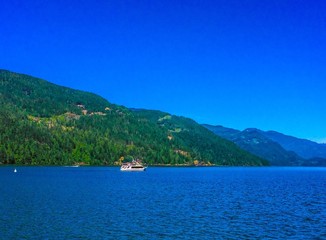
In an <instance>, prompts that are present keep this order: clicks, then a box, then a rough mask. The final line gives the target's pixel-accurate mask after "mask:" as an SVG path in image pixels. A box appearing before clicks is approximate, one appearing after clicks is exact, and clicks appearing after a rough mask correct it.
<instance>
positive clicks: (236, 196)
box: [0, 167, 326, 239]
mask: <svg viewBox="0 0 326 240" xmlns="http://www.w3.org/2000/svg"><path fill="white" fill-rule="evenodd" d="M13 169H14V168H13V167H0V238H1V239H326V168H154V167H152V168H151V167H150V168H148V170H147V171H146V172H138V173H136V172H131V173H130V172H120V171H119V168H113V167H112V168H107V167H80V168H69V167H17V171H18V172H17V173H14V172H13Z"/></svg>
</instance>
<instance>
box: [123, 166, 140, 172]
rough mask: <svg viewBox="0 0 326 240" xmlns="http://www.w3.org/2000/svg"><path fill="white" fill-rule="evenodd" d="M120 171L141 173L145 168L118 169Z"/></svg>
mask: <svg viewBox="0 0 326 240" xmlns="http://www.w3.org/2000/svg"><path fill="white" fill-rule="evenodd" d="M120 170H121V171H123V172H143V171H146V167H142V168H122V167H121V168H120Z"/></svg>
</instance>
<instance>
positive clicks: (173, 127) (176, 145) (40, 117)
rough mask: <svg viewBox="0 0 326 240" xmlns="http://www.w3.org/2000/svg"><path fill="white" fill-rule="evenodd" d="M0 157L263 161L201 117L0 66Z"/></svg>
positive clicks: (15, 160)
mask: <svg viewBox="0 0 326 240" xmlns="http://www.w3.org/2000/svg"><path fill="white" fill-rule="evenodd" d="M0 106H1V108H0V164H23V165H74V164H85V165H119V164H121V162H123V161H126V160H130V159H133V158H139V159H141V160H143V162H145V163H146V164H149V165H177V166H179V165H182V166H183V165H206V166H207V165H217V166H263V165H268V161H266V160H265V159H263V158H261V157H258V156H256V155H253V154H251V153H249V152H247V151H244V150H242V149H241V148H239V147H238V146H237V145H236V144H234V143H233V142H231V141H228V140H226V139H224V138H221V137H219V136H217V135H215V134H214V133H212V132H211V131H209V130H208V129H206V128H205V127H203V126H201V125H200V124H198V123H196V122H195V121H193V120H191V119H189V118H185V117H178V116H174V115H171V114H168V113H164V112H160V111H151V110H142V109H128V108H125V107H123V106H119V105H115V104H112V103H110V102H108V101H107V100H106V99H104V98H102V97H100V96H98V95H96V94H93V93H88V92H84V91H78V90H74V89H71V88H67V87H62V86H58V85H56V84H52V83H50V82H47V81H45V80H42V79H39V78H35V77H32V76H28V75H24V74H18V73H14V72H10V71H7V70H0Z"/></svg>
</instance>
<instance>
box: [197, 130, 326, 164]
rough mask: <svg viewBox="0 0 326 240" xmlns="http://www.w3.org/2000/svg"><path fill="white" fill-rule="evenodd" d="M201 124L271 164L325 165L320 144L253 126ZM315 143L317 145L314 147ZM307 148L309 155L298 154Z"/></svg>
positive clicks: (325, 160)
mask: <svg viewBox="0 0 326 240" xmlns="http://www.w3.org/2000/svg"><path fill="white" fill-rule="evenodd" d="M203 126H205V127H206V128H207V129H209V130H210V131H212V132H213V133H215V134H217V135H218V136H220V137H223V138H225V139H228V140H230V141H232V142H234V143H235V144H237V145H238V146H239V147H240V148H242V149H244V150H246V151H248V152H251V153H252V154H255V155H257V156H260V157H262V158H264V159H267V160H268V161H269V163H270V164H271V165H273V166H326V159H325V158H323V157H322V156H323V155H322V154H321V152H322V151H321V150H322V148H321V147H322V144H317V143H314V142H311V141H308V140H304V139H297V138H295V137H291V136H286V135H283V134H281V133H278V132H274V131H268V132H265V131H261V130H259V129H255V128H248V129H245V130H244V131H239V130H235V129H231V128H226V127H223V126H212V125H207V124H204V125H203ZM291 143H298V146H301V148H302V149H298V146H296V147H294V146H293V145H292V147H291ZM286 144H288V146H287V147H285V146H284V145H286ZM316 145H318V146H317V147H316ZM320 145H321V146H320ZM307 149H309V152H310V154H311V155H308V156H307V157H305V155H303V156H302V155H300V153H301V152H300V151H305V150H307ZM314 150H315V151H314ZM311 156H316V157H311Z"/></svg>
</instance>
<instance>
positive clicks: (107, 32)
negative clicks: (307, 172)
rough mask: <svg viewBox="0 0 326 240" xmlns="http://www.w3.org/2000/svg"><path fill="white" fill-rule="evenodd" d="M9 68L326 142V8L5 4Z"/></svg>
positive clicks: (284, 3) (251, 2) (303, 2)
mask: <svg viewBox="0 0 326 240" xmlns="http://www.w3.org/2000/svg"><path fill="white" fill-rule="evenodd" d="M0 2H1V7H0V68H2V69H7V70H11V71H15V72H20V73H26V74H30V75H33V76H36V77H40V78H43V79H46V80H48V81H50V82H53V83H56V84H59V85H63V86H67V87H71V88H75V89H80V90H86V91H90V92H94V93H97V94H99V95H101V96H103V97H104V98H106V99H107V100H109V101H110V102H112V103H116V104H120V105H124V106H126V107H135V108H146V109H156V110H162V111H166V112H169V113H172V114H176V115H182V116H186V117H190V118H193V119H194V120H196V121H197V122H199V123H208V124H213V125H223V126H226V127H231V128H235V129H239V130H243V129H245V128H248V127H256V128H259V129H262V130H276V131H279V132H282V133H285V134H288V135H292V136H296V137H300V138H307V139H311V140H315V141H319V142H321V141H325V142H326V126H325V123H326V99H325V95H326V94H325V92H326V1H324V0H314V1H311V0H206V1H205V0H184V1H183V0H177V1H174V0H148V1H146V0H131V1H126V0H24V1H22V0H20V1H18V0H11V1H5V0H0Z"/></svg>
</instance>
